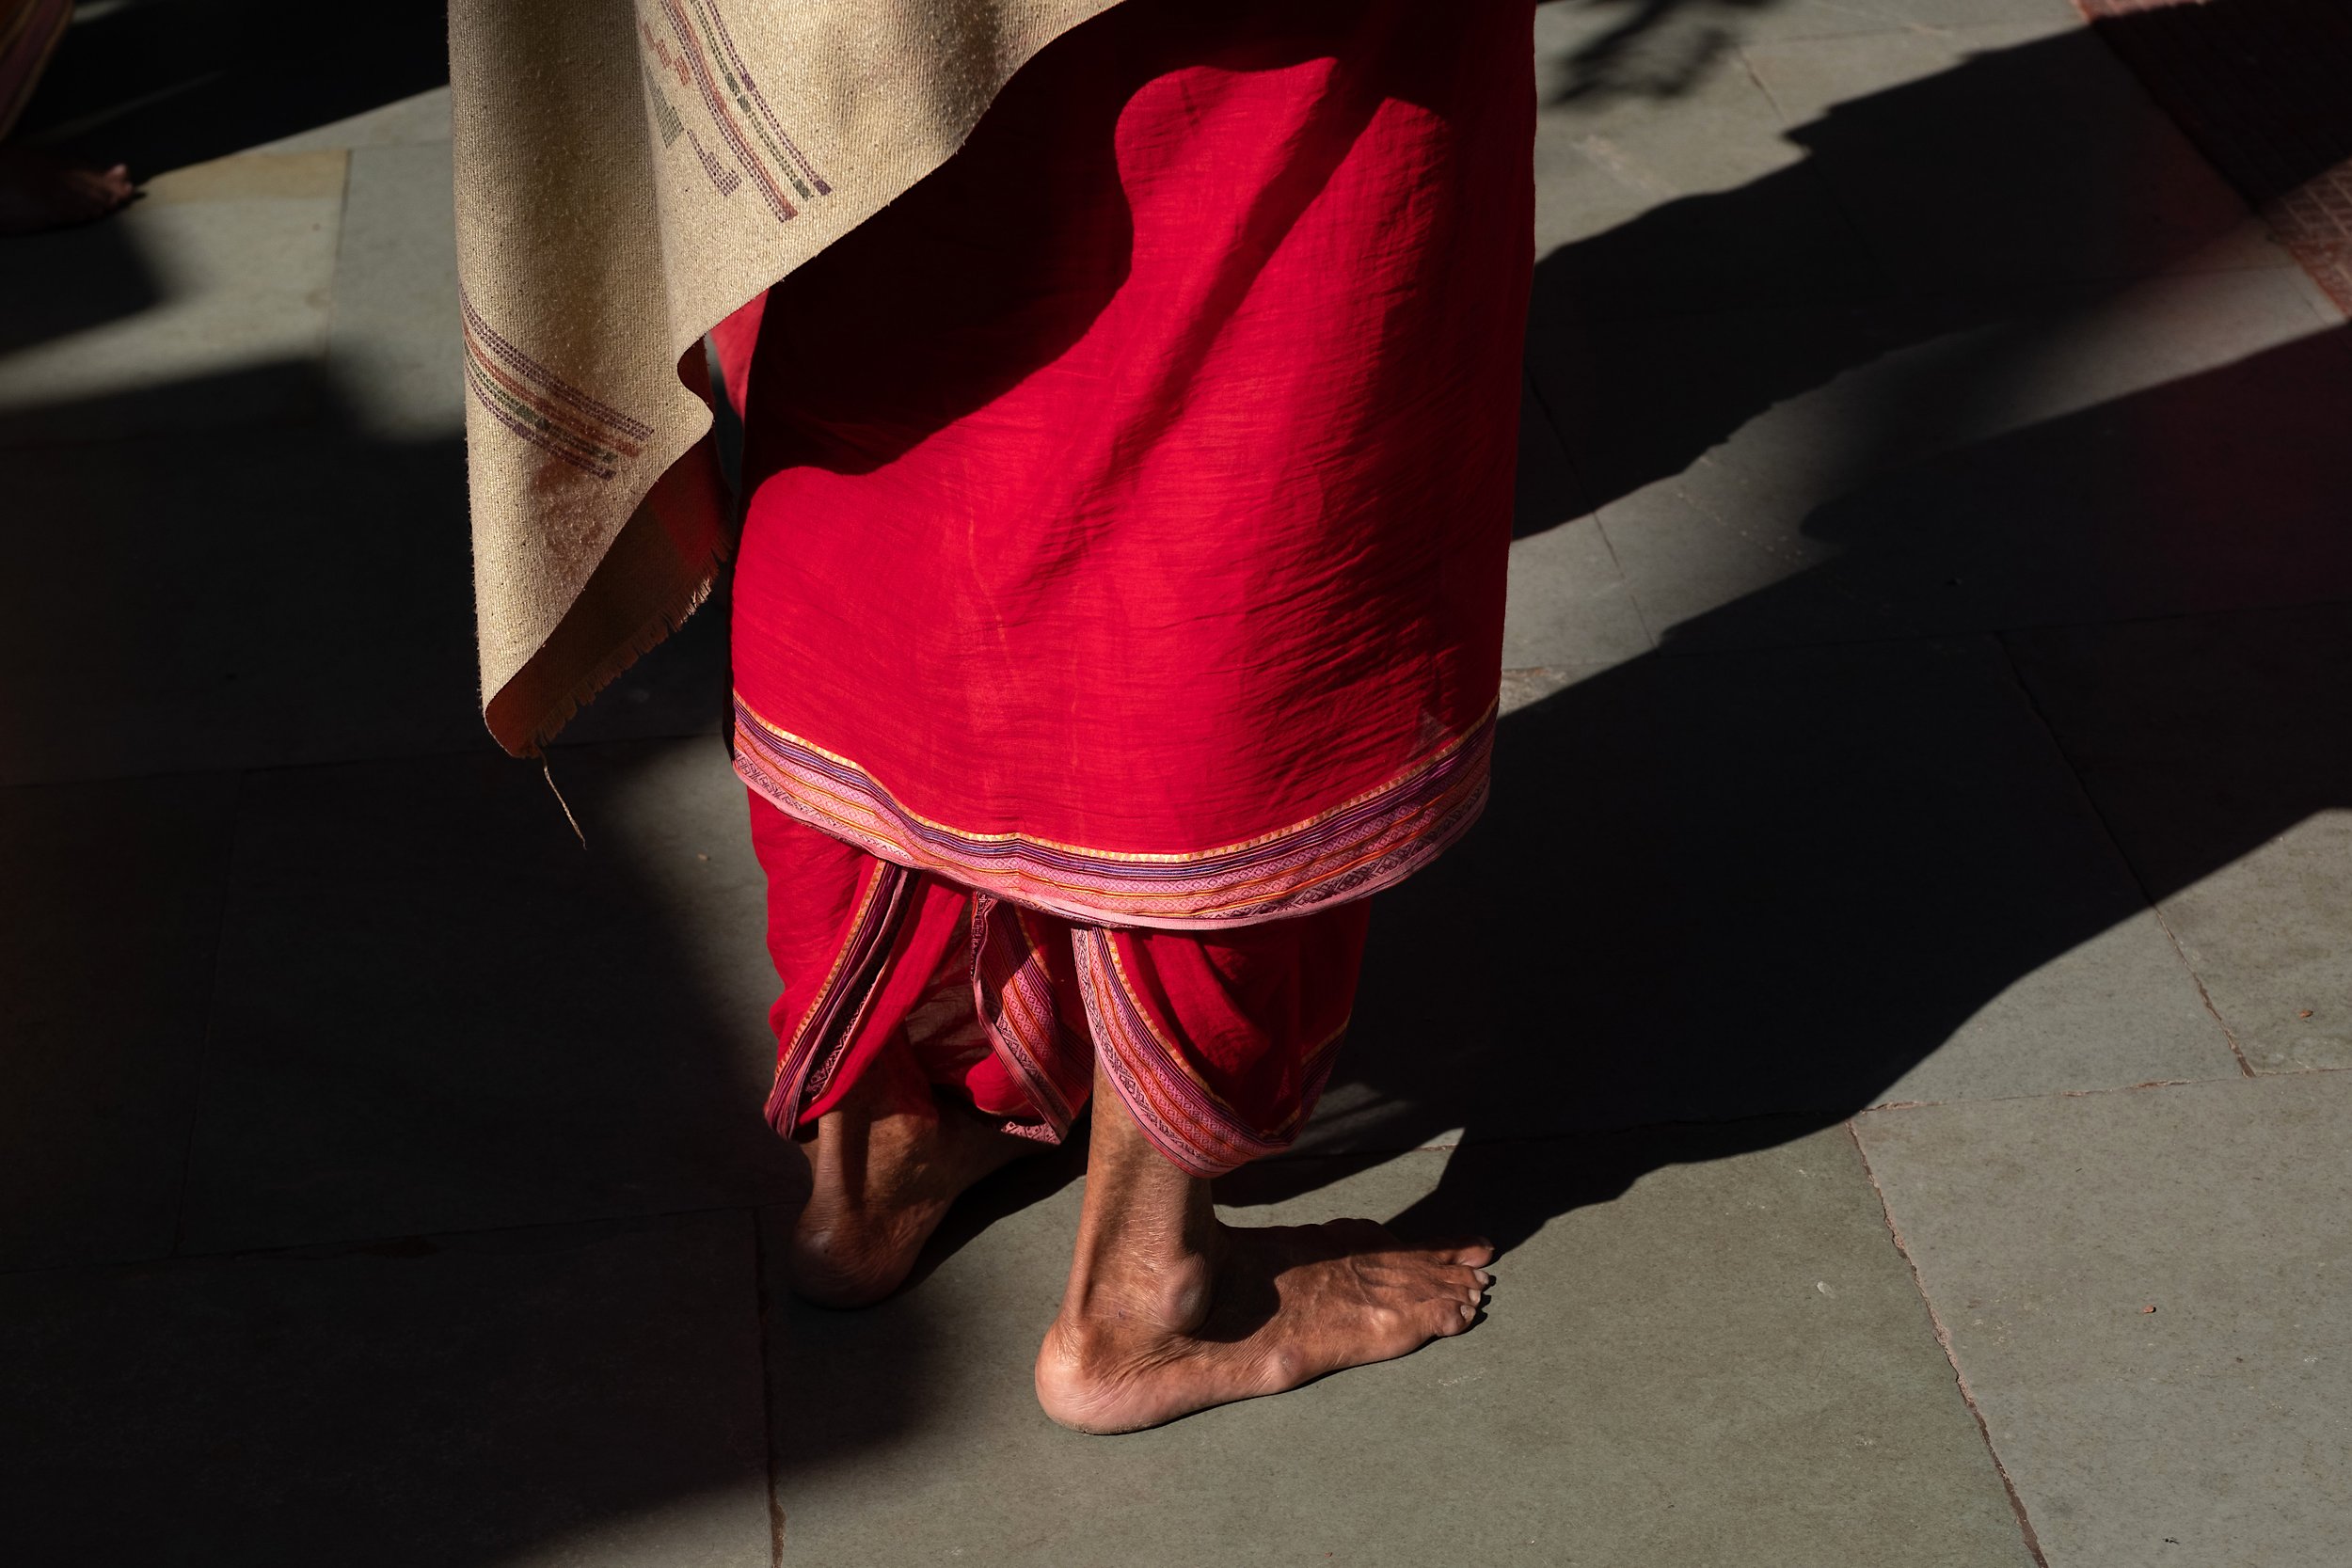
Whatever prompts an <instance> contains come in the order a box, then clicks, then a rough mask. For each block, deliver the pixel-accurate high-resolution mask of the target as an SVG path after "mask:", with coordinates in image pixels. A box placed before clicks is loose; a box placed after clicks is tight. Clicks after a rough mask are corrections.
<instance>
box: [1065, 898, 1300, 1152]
mask: <svg viewBox="0 0 2352 1568" xmlns="http://www.w3.org/2000/svg"><path fill="white" fill-rule="evenodd" d="M1074 945H1075V947H1076V950H1077V959H1078V989H1079V990H1080V992H1081V993H1082V994H1083V995H1084V997H1085V999H1086V1008H1087V1022H1088V1023H1089V1026H1090V1027H1091V1029H1092V1031H1093V1034H1094V1047H1095V1052H1096V1059H1097V1060H1099V1061H1100V1062H1101V1063H1102V1064H1103V1066H1104V1068H1105V1069H1107V1070H1106V1071H1105V1073H1104V1076H1105V1077H1106V1078H1108V1079H1109V1080H1110V1084H1111V1087H1112V1088H1113V1089H1115V1090H1117V1091H1118V1094H1119V1098H1120V1100H1121V1101H1125V1102H1126V1106H1127V1110H1128V1114H1129V1115H1131V1116H1133V1117H1135V1118H1136V1126H1137V1127H1139V1128H1140V1129H1142V1131H1143V1135H1144V1136H1145V1137H1147V1138H1149V1139H1150V1140H1151V1141H1152V1148H1156V1149H1158V1150H1159V1151H1160V1152H1161V1153H1162V1154H1164V1155H1166V1156H1167V1157H1168V1161H1169V1162H1170V1163H1171V1164H1175V1165H1177V1166H1178V1167H1180V1168H1181V1169H1182V1170H1183V1171H1184V1174H1185V1175H1187V1176H1195V1177H1199V1178H1200V1179H1202V1180H1209V1179H1212V1178H1215V1177H1219V1176H1223V1175H1224V1174H1225V1173H1226V1172H1227V1171H1230V1170H1235V1169H1238V1168H1239V1167H1241V1166H1243V1165H1246V1164H1248V1163H1249V1162H1250V1161H1252V1160H1262V1159H1263V1158H1265V1157H1266V1156H1267V1155H1269V1154H1279V1153H1280V1152H1281V1151H1282V1150H1283V1149H1285V1148H1289V1147H1290V1146H1291V1142H1292V1140H1294V1139H1295V1138H1296V1137H1297V1136H1298V1130H1299V1129H1300V1128H1301V1127H1303V1126H1304V1125H1305V1124H1306V1120H1307V1113H1308V1111H1309V1110H1310V1109H1311V1107H1312V1106H1313V1105H1314V1103H1315V1101H1316V1100H1317V1099H1319V1098H1320V1097H1321V1096H1322V1094H1323V1085H1324V1084H1325V1082H1326V1081H1327V1080H1328V1079H1329V1078H1330V1076H1331V1068H1332V1066H1333V1064H1334V1063H1335V1062H1337V1060H1338V1059H1339V1052H1340V1039H1341V1037H1342V1036H1343V1035H1344V1034H1345V1033H1346V1032H1347V1031H1346V1026H1345V1025H1344V1024H1343V1025H1342V1026H1341V1027H1340V1028H1339V1029H1338V1030H1335V1031H1334V1032H1333V1033H1332V1035H1331V1037H1330V1038H1329V1039H1327V1040H1325V1041H1323V1042H1322V1043H1321V1044H1319V1045H1317V1046H1315V1047H1314V1049H1313V1050H1312V1051H1311V1052H1310V1053H1308V1056H1307V1060H1306V1061H1305V1062H1304V1063H1303V1064H1302V1069H1303V1073H1304V1078H1305V1086H1304V1089H1303V1091H1302V1092H1301V1093H1300V1095H1299V1096H1298V1100H1297V1105H1296V1109H1295V1110H1294V1111H1293V1112H1292V1114H1291V1117H1290V1118H1289V1119H1288V1120H1287V1121H1285V1122H1284V1123H1283V1124H1282V1125H1280V1126H1279V1127H1270V1128H1261V1127H1252V1126H1251V1125H1250V1124H1249V1123H1248V1122H1247V1121H1245V1120H1244V1119H1243V1118H1242V1117H1241V1116H1240V1114H1239V1113H1238V1112H1236V1111H1235V1110H1234V1109H1233V1108H1232V1106H1231V1105H1229V1104H1227V1103H1226V1102H1225V1101H1224V1100H1223V1099H1221V1098H1220V1097H1219V1096H1218V1095H1217V1093H1216V1091H1215V1090H1214V1089H1212V1088H1210V1087H1209V1085H1206V1084H1204V1083H1202V1082H1201V1081H1200V1078H1199V1077H1198V1076H1197V1075H1196V1074H1195V1073H1194V1072H1193V1071H1192V1069H1191V1068H1190V1067H1189V1066H1187V1065H1186V1063H1185V1061H1184V1055H1183V1053H1181V1052H1179V1051H1178V1050H1177V1049H1176V1047H1175V1046H1174V1045H1172V1044H1171V1043H1169V1042H1168V1040H1166V1039H1164V1038H1163V1037H1161V1035H1160V1032H1159V1030H1158V1029H1156V1028H1154V1027H1153V1026H1152V1018H1151V1015H1150V1014H1149V1013H1148V1012H1146V1011H1145V1010H1144V1006H1143V1004H1142V1003H1141V1002H1140V1001H1138V1000H1137V999H1136V992H1135V988H1134V987H1133V986H1132V985H1130V984H1129V983H1128V981H1127V975H1126V972H1125V970H1124V969H1123V968H1122V967H1121V965H1120V961H1119V938H1118V937H1117V936H1115V935H1114V934H1112V933H1111V932H1108V931H1098V930H1086V931H1080V932H1077V933H1075V942H1074Z"/></svg>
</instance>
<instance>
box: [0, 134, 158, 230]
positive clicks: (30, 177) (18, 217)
mask: <svg viewBox="0 0 2352 1568" xmlns="http://www.w3.org/2000/svg"><path fill="white" fill-rule="evenodd" d="M135 194H136V191H135V187H134V186H133V185H132V183H131V171H130V170H129V169H127V168H125V167H124V166H122V165H120V164H117V165H115V166H114V167H112V168H107V169H96V168H84V167H82V166H80V165H78V164H69V163H66V162H63V161H62V160H60V159H56V158H53V157H51V156H50V155H49V154H47V153H46V152H40V151H36V150H34V149H32V148H29V147H8V146H0V234H37V233H40V231H41V230H44V229H65V228H70V227H72V225H74V224H77V223H88V222H90V221H92V220H93V219H96V218H103V217H104V216H105V215H106V214H108V213H111V212H113V211H115V209H117V208H119V207H120V206H121V205H122V204H123V203H125V202H127V201H129V200H130V199H131V198H132V197H133V196H134V195H135Z"/></svg>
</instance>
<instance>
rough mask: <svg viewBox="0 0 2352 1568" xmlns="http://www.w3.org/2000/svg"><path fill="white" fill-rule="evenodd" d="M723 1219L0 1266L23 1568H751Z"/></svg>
mask: <svg viewBox="0 0 2352 1568" xmlns="http://www.w3.org/2000/svg"><path fill="white" fill-rule="evenodd" d="M753 1244H754V1242H753V1235H752V1230H751V1226H750V1222H749V1221H748V1219H747V1218H746V1217H745V1216H743V1215H741V1214H718V1215H699V1216H691V1217H686V1218H681V1219H675V1220H665V1221H660V1222H640V1223H637V1224H633V1225H623V1226H613V1227H598V1228H580V1229H567V1230H538V1231H524V1232H505V1233H501V1234H495V1235H479V1236H462V1237H443V1238H437V1239H423V1238H411V1239H409V1240H407V1241H405V1242H401V1243H391V1244H388V1245H383V1246H376V1247H370V1248H365V1249H354V1250H349V1251H343V1252H335V1251H330V1250H318V1251H312V1252H308V1253H294V1254H288V1253H279V1254H274V1255H262V1256H253V1257H245V1258H237V1259H204V1260H194V1261H188V1260H182V1261H175V1262H171V1263H164V1264H151V1265H146V1266H142V1267H137V1268H130V1269H117V1270H103V1271H87V1272H84V1271H73V1272H67V1271H57V1272H48V1273H40V1274H31V1275H13V1276H9V1277H7V1278H0V1335H5V1337H6V1338H7V1342H8V1347H9V1390H8V1402H7V1406H6V1409H5V1411H0V1433H5V1441H6V1443H7V1446H8V1453H9V1463H8V1465H7V1466H6V1467H5V1470H4V1471H0V1515H5V1516H6V1517H7V1518H8V1542H9V1552H10V1555H11V1557H12V1558H13V1559H14V1560H17V1561H21V1562H40V1563H52V1562H59V1563H61V1562H93V1563H94V1562H173V1563H186V1564H191V1565H197V1564H201V1565H211V1564H220V1565H224V1568H225V1565H230V1564H246V1563H258V1562H318V1561H334V1562H337V1563H348V1564H352V1565H354V1568H411V1565H413V1564H418V1563H428V1562H429V1563H435V1564H441V1565H446V1568H494V1565H495V1568H521V1565H538V1568H554V1565H556V1564H559V1563H561V1564H565V1565H579V1568H592V1565H612V1568H619V1565H622V1564H628V1565H629V1568H644V1565H657V1564H658V1565H667V1564H672V1563H676V1564H687V1563H692V1564H696V1565H707V1568H767V1565H768V1564H769V1562H770V1556H769V1548H770V1531H769V1525H768V1513H767V1508H766V1502H765V1499H764V1498H763V1497H762V1496H761V1489H762V1487H763V1486H764V1485H765V1483H766V1471H767V1465H766V1452H765V1444H764V1441H763V1434H762V1432H761V1422H762V1412H761V1408H760V1392H759V1378H760V1351H759V1341H758V1336H757V1324H758V1319H757V1314H756V1307H755V1290H756V1279H755V1266H754V1260H753Z"/></svg>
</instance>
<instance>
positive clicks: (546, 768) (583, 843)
mask: <svg viewBox="0 0 2352 1568" xmlns="http://www.w3.org/2000/svg"><path fill="white" fill-rule="evenodd" d="M539 776H540V777H541V778H543V779H545V780H547V781H548V792H549V793H550V794H552V795H553V796H554V797H555V803H556V804H557V805H559V806H562V807H563V808H564V821H566V822H569V823H570V824H571V825H572V836H573V837H574V838H576V839H578V840H580V847H581V848H582V849H585V848H587V847H588V835H587V834H586V833H583V832H580V818H579V817H577V816H573V815H572V803H571V802H570V801H569V800H565V799H564V792H563V791H562V790H560V789H557V788H556V787H555V769H554V768H553V767H551V766H550V765H549V764H548V759H547V758H546V757H544V756H542V757H541V758H540V759H539Z"/></svg>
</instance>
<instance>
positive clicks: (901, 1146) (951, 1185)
mask: <svg viewBox="0 0 2352 1568" xmlns="http://www.w3.org/2000/svg"><path fill="white" fill-rule="evenodd" d="M1044 1147H1045V1146H1043V1145H1041V1144H1039V1143H1035V1142H1032V1141H1031V1140H1029V1139H1026V1138H1016V1137H1014V1136H1012V1135H1011V1134H1010V1133H1009V1132H1005V1131H1004V1130H1003V1128H1002V1127H1001V1126H1000V1125H998V1124H997V1123H995V1122H992V1121H989V1120H987V1119H986V1118H984V1117H980V1116H979V1115H977V1113H975V1112H973V1111H972V1110H970V1109H969V1108H967V1107H964V1106H961V1105H957V1104H952V1103H948V1102H946V1101H942V1100H941V1099H940V1098H939V1097H938V1096H937V1095H934V1094H933V1093H932V1092H931V1086H930V1083H929V1082H928V1081H927V1080H926V1079H925V1078H924V1076H923V1073H922V1069H919V1068H918V1067H916V1066H915V1064H914V1060H913V1058H912V1057H911V1056H910V1055H909V1054H908V1053H906V1052H905V1051H904V1050H903V1049H898V1048H893V1049H889V1050H885V1051H884V1052H883V1053H882V1055H881V1056H880V1057H879V1058H877V1059H876V1060H875V1061H874V1063H873V1064H872V1065H871V1066H869V1067H868V1068H867V1069H866V1074H865V1076H864V1077H862V1078H860V1079H859V1080H858V1082H857V1084H856V1085H855V1086H854V1087H853V1088H851V1089H850V1093H849V1095H848V1096H847V1097H846V1098H845V1099H844V1100H843V1101H842V1102H841V1104H840V1105H839V1106H837V1107H836V1108H834V1110H832V1111H829V1112H827V1113H826V1114H825V1115H824V1116H822V1117H818V1121H817V1136H816V1139H815V1141H814V1143H813V1144H812V1146H811V1147H810V1148H809V1151H808V1164H809V1174H810V1178H811V1186H810V1192H809V1200H808V1206H807V1207H806V1208H805V1209H803V1210H802V1211H801V1216H800V1218H799V1219H798V1220H797V1221H796V1222H794V1224H793V1227H792V1238H791V1241H790V1242H789V1243H788V1245H787V1253H786V1259H785V1262H786V1269H787V1275H788V1277H789V1278H790V1280H791V1284H792V1293H793V1294H794V1295H797V1296H799V1297H801V1298H802V1299H803V1301H809V1302H814V1303H815V1304H817V1305H818V1306H819V1307H868V1306H871V1305H872V1304H873V1303H875V1302H878V1301H880V1300H882V1297H884V1296H886V1295H888V1294H890V1292H891V1291H895V1290H897V1289H898V1287H899V1286H900V1285H901V1284H903V1283H904V1282H905V1280H906V1276H907V1275H908V1274H909V1273H910V1272H912V1271H913V1269H914V1260H915V1258H916V1257H917V1256H918V1255H919V1254H920V1253H921V1252H922V1250H923V1243H925V1242H927V1241H929V1240H930V1234H931V1232H932V1231H934V1230H936V1229H938V1228H939V1222H940V1221H941V1220H943V1219H945V1218H946V1217H947V1211H948V1209H949V1208H950V1207H952V1206H953V1205H954V1203H955V1201H956V1199H957V1198H959V1197H961V1196H963V1193H964V1191H965V1190H966V1189H967V1188H969V1187H970V1186H971V1185H972V1184H973V1183H974V1182H976V1181H977V1180H980V1178H982V1177H984V1176H986V1175H988V1174H989V1173H990V1172H992V1171H995V1170H998V1169H1001V1168H1002V1167H1004V1166H1005V1165H1007V1164H1011V1163H1012V1162H1013V1161H1015V1160H1017V1159H1019V1158H1021V1156H1023V1155H1024V1154H1036V1153H1041V1152H1042V1151H1043V1149H1044Z"/></svg>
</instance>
